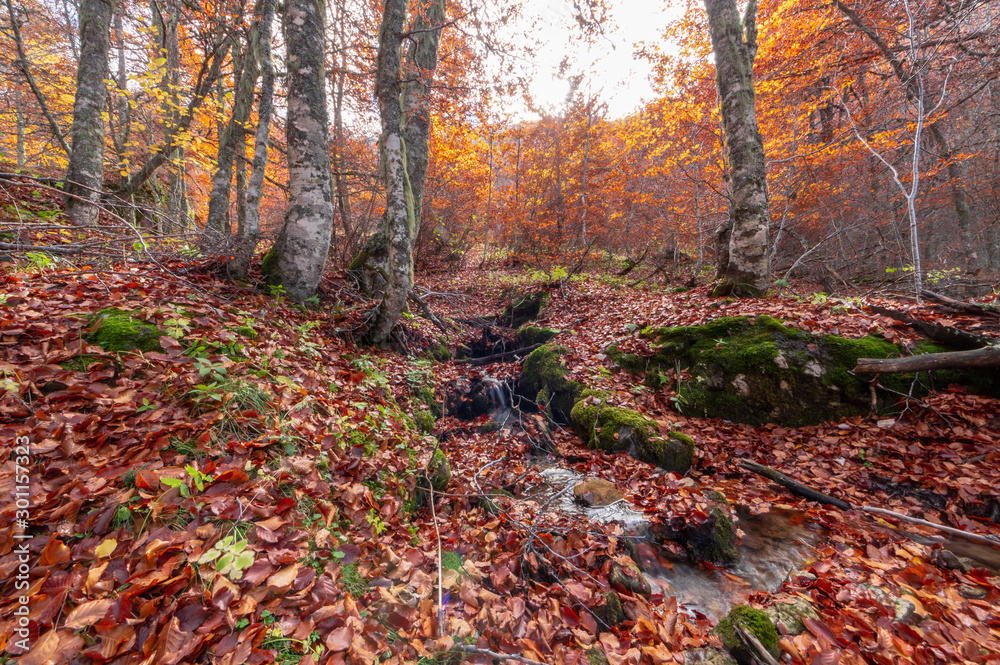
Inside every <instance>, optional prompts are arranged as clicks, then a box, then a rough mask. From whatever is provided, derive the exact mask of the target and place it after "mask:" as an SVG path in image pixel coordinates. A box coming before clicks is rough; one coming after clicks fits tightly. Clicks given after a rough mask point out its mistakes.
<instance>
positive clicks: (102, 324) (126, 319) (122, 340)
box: [86, 307, 165, 352]
mask: <svg viewBox="0 0 1000 665" xmlns="http://www.w3.org/2000/svg"><path fill="white" fill-rule="evenodd" d="M90 324H91V332H90V334H89V335H87V337H86V339H87V341H88V342H90V343H91V344H99V345H100V346H101V348H103V349H104V350H105V351H113V352H121V351H134V350H136V349H138V350H140V351H143V352H149V351H162V350H163V348H162V347H161V346H160V337H162V336H163V335H164V334H165V333H163V331H161V330H160V329H159V328H157V327H156V326H154V325H152V324H149V323H146V322H145V321H142V320H141V319H136V318H133V317H132V315H131V314H129V313H128V312H126V311H124V310H121V309H118V308H117V307H109V308H107V309H102V310H101V311H99V312H98V313H97V314H95V315H94V316H92V317H91V318H90Z"/></svg>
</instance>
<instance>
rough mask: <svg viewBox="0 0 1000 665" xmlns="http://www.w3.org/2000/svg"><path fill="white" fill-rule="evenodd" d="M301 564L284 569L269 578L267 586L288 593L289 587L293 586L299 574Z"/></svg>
mask: <svg viewBox="0 0 1000 665" xmlns="http://www.w3.org/2000/svg"><path fill="white" fill-rule="evenodd" d="M300 567H301V566H300V564H297V563H296V564H293V565H291V566H287V567H286V568H282V569H281V570H279V571H278V572H276V573H275V574H273V575H271V576H270V577H269V578H267V586H268V587H273V588H274V590H275V591H278V592H284V591H287V590H288V588H289V587H291V586H292V582H294V581H295V576H296V575H298V574H299V568H300Z"/></svg>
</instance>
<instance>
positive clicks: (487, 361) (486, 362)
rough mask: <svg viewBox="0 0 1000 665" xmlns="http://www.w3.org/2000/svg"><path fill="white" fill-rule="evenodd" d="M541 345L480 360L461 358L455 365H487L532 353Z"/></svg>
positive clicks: (496, 354) (533, 345)
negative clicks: (509, 357)
mask: <svg viewBox="0 0 1000 665" xmlns="http://www.w3.org/2000/svg"><path fill="white" fill-rule="evenodd" d="M540 346H542V345H541V344H532V345H531V346H525V347H522V348H520V349H514V350H513V351H504V352H503V353H494V354H493V355H492V356H484V357H482V358H463V359H461V360H456V361H455V362H456V363H463V364H468V365H489V364H490V363H494V362H497V361H498V360H502V359H503V358H506V357H508V356H516V355H519V354H522V353H528V352H530V351H534V350H535V349H537V348H538V347H540Z"/></svg>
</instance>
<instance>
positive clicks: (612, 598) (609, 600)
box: [590, 591, 628, 628]
mask: <svg viewBox="0 0 1000 665" xmlns="http://www.w3.org/2000/svg"><path fill="white" fill-rule="evenodd" d="M590 611H591V612H592V613H593V615H594V616H595V617H597V619H598V620H600V621H601V622H602V623H603V624H604V625H605V626H607V627H609V628H612V627H614V626H617V625H618V624H620V623H624V621H625V620H626V619H627V618H628V617H626V616H625V610H624V609H622V601H621V598H619V597H618V594H617V593H615V592H614V591H605V592H604V602H603V603H602V604H600V605H598V606H596V607H591V608H590Z"/></svg>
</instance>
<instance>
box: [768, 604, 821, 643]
mask: <svg viewBox="0 0 1000 665" xmlns="http://www.w3.org/2000/svg"><path fill="white" fill-rule="evenodd" d="M764 613H765V614H766V615H767V618H768V619H770V620H771V623H773V624H774V625H775V627H777V628H778V629H779V632H780V631H781V627H782V626H784V629H783V630H784V632H785V633H786V634H788V635H799V634H801V633H803V632H805V629H806V625H805V623H804V622H803V621H802V620H803V619H804V618H806V617H809V618H811V619H819V615H818V614H817V613H816V610H815V609H813V606H812V604H811V603H810V602H809V601H808V600H806V599H805V598H796V599H795V600H794V601H792V602H790V603H775V604H774V605H771V606H770V607H768V608H765V609H764Z"/></svg>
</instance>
